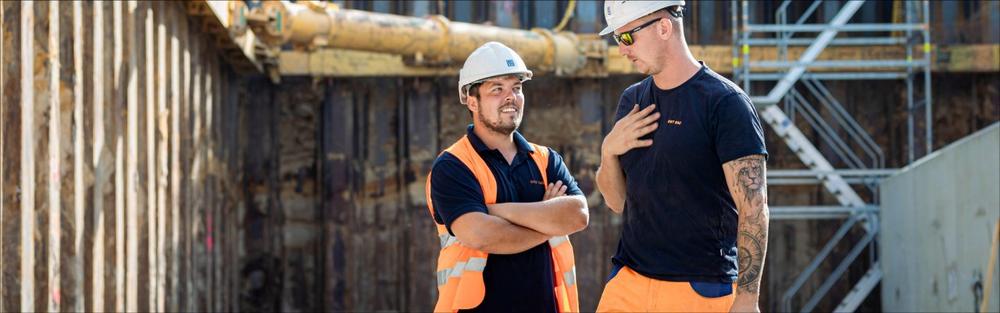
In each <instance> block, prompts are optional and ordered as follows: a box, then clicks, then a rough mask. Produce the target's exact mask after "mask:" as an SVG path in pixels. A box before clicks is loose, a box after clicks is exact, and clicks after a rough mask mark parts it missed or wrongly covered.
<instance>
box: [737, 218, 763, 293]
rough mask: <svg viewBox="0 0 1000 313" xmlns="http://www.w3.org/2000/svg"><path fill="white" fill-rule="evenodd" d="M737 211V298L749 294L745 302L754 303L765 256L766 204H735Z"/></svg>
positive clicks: (758, 289)
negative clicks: (741, 205)
mask: <svg viewBox="0 0 1000 313" xmlns="http://www.w3.org/2000/svg"><path fill="white" fill-rule="evenodd" d="M737 208H738V209H739V211H740V215H739V224H738V225H739V227H738V228H739V229H738V236H737V240H736V247H737V251H738V257H739V269H740V270H739V278H738V279H737V282H738V288H737V289H736V295H737V297H749V299H746V300H747V301H753V302H754V303H756V302H757V299H758V298H759V295H760V292H759V291H760V279H761V277H762V274H763V271H764V259H765V257H766V255H767V233H768V220H769V216H770V214H769V212H768V207H767V204H766V203H765V204H763V205H759V206H749V205H746V206H743V207H740V206H739V205H737Z"/></svg>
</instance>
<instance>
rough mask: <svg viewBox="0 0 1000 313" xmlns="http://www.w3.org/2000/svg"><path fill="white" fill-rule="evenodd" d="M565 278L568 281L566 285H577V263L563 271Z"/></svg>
mask: <svg viewBox="0 0 1000 313" xmlns="http://www.w3.org/2000/svg"><path fill="white" fill-rule="evenodd" d="M563 280H564V281H566V286H572V285H576V265H573V268H572V269H570V270H568V271H565V272H563Z"/></svg>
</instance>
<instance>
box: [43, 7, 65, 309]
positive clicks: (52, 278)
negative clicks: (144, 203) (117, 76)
mask: <svg viewBox="0 0 1000 313" xmlns="http://www.w3.org/2000/svg"><path fill="white" fill-rule="evenodd" d="M48 22H49V23H48V24H49V33H48V37H49V46H48V49H49V56H48V58H49V66H48V68H49V77H48V78H49V94H48V96H49V99H48V100H49V121H48V124H49V125H48V126H49V134H48V135H49V140H48V141H49V144H48V148H49V149H48V150H49V151H48V160H47V161H48V166H47V167H46V168H47V170H48V171H47V172H46V173H45V174H46V175H48V177H47V178H48V179H47V181H48V196H49V199H48V209H49V218H48V222H49V223H48V239H47V243H48V251H47V253H46V258H45V259H46V264H47V266H48V271H47V273H48V275H47V277H48V283H47V284H48V290H47V295H46V303H47V306H46V307H47V310H48V311H49V312H58V311H59V285H60V279H61V278H62V277H61V276H60V275H59V274H60V273H59V265H60V262H61V259H62V258H60V253H59V252H60V245H61V241H62V240H60V239H61V238H60V236H61V235H62V233H61V230H62V227H61V225H60V224H61V222H62V220H61V216H62V214H61V213H62V207H61V206H60V199H61V193H60V188H59V186H60V185H61V179H62V175H61V173H60V170H59V168H60V167H61V162H62V158H60V156H59V153H60V151H59V148H60V142H61V141H62V140H61V138H60V136H59V126H60V125H59V124H60V123H59V121H60V120H61V117H62V115H61V111H62V110H60V108H59V70H60V67H61V66H62V64H61V63H60V60H59V58H60V56H59V53H60V51H59V50H60V49H59V2H58V1H55V0H50V1H49V21H48Z"/></svg>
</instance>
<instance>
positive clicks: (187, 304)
mask: <svg viewBox="0 0 1000 313" xmlns="http://www.w3.org/2000/svg"><path fill="white" fill-rule="evenodd" d="M175 10H176V9H175ZM178 15H180V16H182V17H181V18H180V20H181V22H180V38H181V40H180V42H181V44H182V45H183V46H182V47H183V48H182V50H183V51H184V54H183V65H182V67H181V69H182V70H183V71H184V81H183V84H182V85H181V87H182V88H183V92H182V98H181V101H182V108H181V110H182V112H181V114H182V115H181V116H182V118H181V121H182V123H183V126H182V129H181V136H182V140H183V143H182V146H183V149H184V150H182V156H181V159H182V160H183V163H182V164H183V165H182V166H183V170H182V171H183V172H184V173H185V180H184V183H183V187H182V189H181V190H182V192H183V195H182V201H183V203H184V206H182V208H183V210H182V212H181V214H182V217H181V233H182V235H181V238H182V242H183V249H184V251H183V262H182V263H183V266H184V270H183V273H182V277H183V281H184V288H183V289H182V290H183V292H184V295H183V296H182V301H183V310H184V311H187V312H194V311H195V305H194V304H195V302H196V301H195V298H194V295H195V293H194V267H193V262H192V257H193V251H194V250H193V244H192V239H191V232H192V231H193V227H191V226H192V223H191V212H194V209H193V206H194V202H193V201H191V194H192V192H193V190H194V188H193V187H192V183H193V182H194V179H193V177H192V176H191V174H193V173H192V172H191V168H192V164H191V163H192V162H191V161H192V160H191V155H192V152H193V151H194V150H193V147H192V146H191V131H192V125H191V105H192V103H193V101H194V97H193V89H194V86H193V85H192V84H193V77H192V75H193V74H192V73H193V69H194V68H193V67H192V63H191V55H192V53H191V52H192V49H193V48H194V46H193V44H194V43H193V42H192V41H191V36H190V29H189V27H188V25H189V20H188V17H187V16H186V15H184V14H178Z"/></svg>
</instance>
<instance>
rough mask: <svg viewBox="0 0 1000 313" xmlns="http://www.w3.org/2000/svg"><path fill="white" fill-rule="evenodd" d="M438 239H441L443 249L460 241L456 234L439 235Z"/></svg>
mask: <svg viewBox="0 0 1000 313" xmlns="http://www.w3.org/2000/svg"><path fill="white" fill-rule="evenodd" d="M438 239H440V240H441V249H444V248H446V247H448V246H450V245H453V244H455V243H456V242H458V238H455V236H452V235H448V234H445V235H440V236H438Z"/></svg>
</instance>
